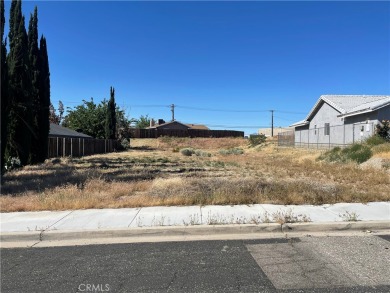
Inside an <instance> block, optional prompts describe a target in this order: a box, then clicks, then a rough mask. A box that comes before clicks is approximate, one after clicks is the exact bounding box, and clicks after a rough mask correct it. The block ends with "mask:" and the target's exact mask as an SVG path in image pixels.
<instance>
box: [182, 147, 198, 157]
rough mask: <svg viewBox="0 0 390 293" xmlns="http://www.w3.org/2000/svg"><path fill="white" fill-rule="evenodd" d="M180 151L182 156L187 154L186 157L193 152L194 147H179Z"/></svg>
mask: <svg viewBox="0 0 390 293" xmlns="http://www.w3.org/2000/svg"><path fill="white" fill-rule="evenodd" d="M180 152H181V154H182V155H183V156H187V157H190V156H192V155H193V154H194V153H195V151H194V149H192V148H185V149H181V150H180Z"/></svg>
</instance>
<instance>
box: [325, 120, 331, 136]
mask: <svg viewBox="0 0 390 293" xmlns="http://www.w3.org/2000/svg"><path fill="white" fill-rule="evenodd" d="M324 134H325V135H329V134H330V124H329V123H325V126H324Z"/></svg>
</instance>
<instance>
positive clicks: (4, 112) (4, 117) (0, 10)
mask: <svg viewBox="0 0 390 293" xmlns="http://www.w3.org/2000/svg"><path fill="white" fill-rule="evenodd" d="M0 6H1V7H0V14H1V15H0V17H1V56H0V58H1V158H0V160H1V166H0V168H1V172H3V167H4V159H5V157H4V154H5V146H6V141H7V133H8V131H7V121H8V92H7V90H8V68H7V62H6V60H7V46H6V41H5V40H4V38H3V36H4V26H5V17H4V1H3V0H1V3H0Z"/></svg>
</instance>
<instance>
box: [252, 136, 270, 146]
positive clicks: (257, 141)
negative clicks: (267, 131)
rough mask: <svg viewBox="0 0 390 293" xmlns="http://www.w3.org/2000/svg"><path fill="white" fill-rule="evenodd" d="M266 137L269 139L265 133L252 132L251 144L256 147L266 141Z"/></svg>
mask: <svg viewBox="0 0 390 293" xmlns="http://www.w3.org/2000/svg"><path fill="white" fill-rule="evenodd" d="M266 139H267V137H266V136H265V135H264V134H259V135H255V134H251V135H250V136H249V144H250V145H251V146H252V147H254V146H257V145H259V144H262V143H265V141H266Z"/></svg>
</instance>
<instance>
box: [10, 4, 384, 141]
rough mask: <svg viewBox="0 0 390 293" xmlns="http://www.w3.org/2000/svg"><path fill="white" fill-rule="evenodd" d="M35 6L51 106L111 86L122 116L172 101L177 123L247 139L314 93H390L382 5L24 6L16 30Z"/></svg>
mask: <svg viewBox="0 0 390 293" xmlns="http://www.w3.org/2000/svg"><path fill="white" fill-rule="evenodd" d="M35 5H37V6H38V20H39V23H38V30H39V34H44V35H45V36H46V38H47V42H48V53H49V62H50V70H51V100H52V102H53V105H54V106H55V107H57V104H58V100H61V101H62V102H63V103H64V105H65V106H66V107H74V106H76V105H79V104H81V101H82V100H83V99H90V98H91V97H93V98H94V100H95V101H97V102H100V101H101V100H102V99H103V98H108V97H109V89H110V86H114V87H115V90H116V102H117V104H118V105H119V106H121V107H122V106H123V107H124V108H125V109H126V111H127V114H128V116H129V117H134V118H138V117H139V116H140V115H146V114H148V115H149V117H153V118H156V119H158V118H163V119H165V120H170V117H171V112H170V108H169V105H170V104H172V103H173V104H175V105H177V107H176V110H175V118H176V119H177V120H179V121H181V122H186V123H201V124H206V125H208V126H209V127H210V128H212V129H234V130H242V131H244V132H245V133H246V134H250V133H254V132H256V131H257V128H259V127H268V126H270V125H271V114H270V112H269V111H268V110H271V109H273V110H275V113H274V115H275V118H274V122H275V126H286V125H289V124H291V123H293V122H295V121H298V120H301V119H303V118H304V117H305V116H306V114H307V112H308V111H310V109H311V107H312V106H313V105H314V103H315V102H316V100H317V99H318V98H319V96H320V95H322V94H387V95H389V94H390V2H373V1H369V2H350V1H347V2H329V1H324V2H311V1H304V2H295V1H289V2H265V1H260V2H162V1H160V2H130V1H119V2H110V1H98V2H93V1H75V2H69V1H23V3H22V6H23V12H24V15H25V16H26V23H28V19H29V17H30V13H31V12H32V11H33V9H34V6H35ZM9 7H10V2H8V1H7V2H6V5H5V8H6V20H7V25H8V20H9ZM194 108H198V110H197V109H194ZM199 109H203V110H199ZM207 109H211V110H221V111H210V110H207ZM250 111H252V112H250ZM254 111H257V112H254ZM218 125H221V127H218ZM241 126H244V127H241Z"/></svg>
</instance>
